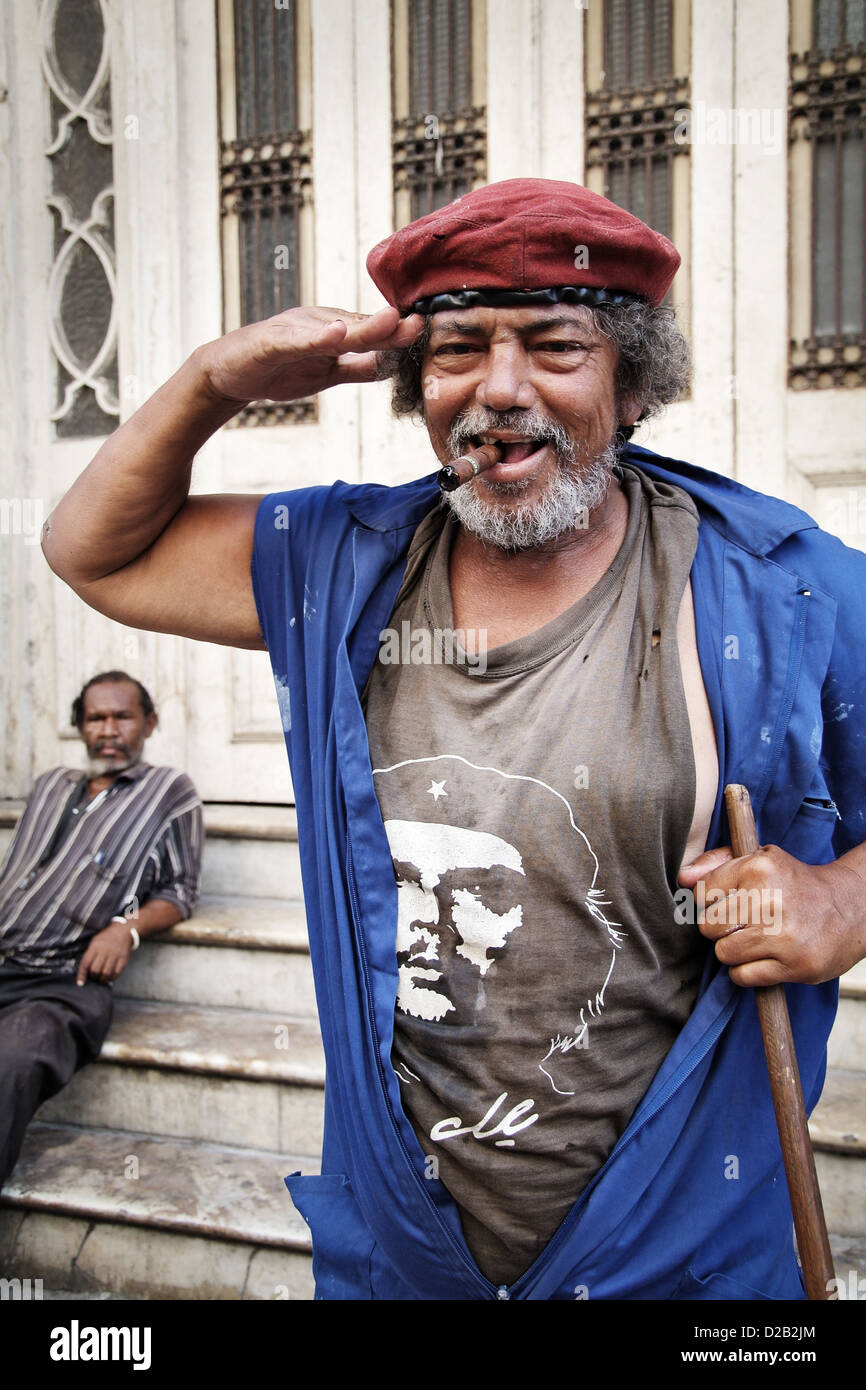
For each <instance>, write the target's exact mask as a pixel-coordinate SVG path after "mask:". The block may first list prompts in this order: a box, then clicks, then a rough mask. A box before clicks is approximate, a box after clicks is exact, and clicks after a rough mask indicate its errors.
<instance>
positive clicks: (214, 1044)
mask: <svg viewBox="0 0 866 1390" xmlns="http://www.w3.org/2000/svg"><path fill="white" fill-rule="evenodd" d="M324 1080H325V1061H324V1055H323V1052H322V1044H321V1039H320V1036H319V1031H318V1026H317V1025H316V1023H315V1022H314V1021H312V1020H310V1019H295V1018H291V1017H290V1016H288V1015H287V1014H282V1015H281V1014H276V1013H254V1012H251V1011H247V1010H242V1009H232V1010H229V1009H213V1008H203V1007H201V1006H189V1005H179V1004H167V1003H147V1002H142V1001H139V1000H131V999H130V1000H125V999H118V1000H117V1001H116V1004H115V1017H114V1021H113V1023H112V1026H111V1031H110V1033H109V1035H108V1037H107V1038H106V1040H105V1044H104V1046H103V1049H102V1054H101V1056H100V1058H99V1060H98V1061H96V1062H93V1063H91V1064H90V1066H88V1067H85V1068H84V1069H83V1071H80V1072H78V1073H77V1074H76V1075H75V1076H74V1077H73V1078H72V1081H71V1082H70V1083H69V1085H68V1086H67V1087H66V1088H65V1090H63V1091H61V1092H60V1094H59V1095H57V1096H54V1097H53V1098H52V1099H51V1100H49V1101H46V1103H45V1104H44V1105H43V1106H42V1107H41V1109H40V1111H39V1119H40V1120H46V1121H50V1122H53V1123H68V1124H75V1125H95V1126H101V1127H105V1128H109V1129H128V1130H137V1131H140V1132H142V1133H148V1134H154V1135H171V1136H175V1137H178V1138H188V1139H200V1140H204V1141H210V1142H212V1143H226V1144H233V1145H238V1146H239V1147H249V1148H255V1149H269V1150H274V1151H276V1152H283V1151H285V1152H287V1153H302V1154H308V1155H311V1156H315V1157H316V1158H318V1155H319V1154H320V1153H321V1146H322V1117H323V1109H324V1091H323V1087H324Z"/></svg>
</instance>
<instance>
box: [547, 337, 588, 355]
mask: <svg viewBox="0 0 866 1390" xmlns="http://www.w3.org/2000/svg"><path fill="white" fill-rule="evenodd" d="M535 346H536V350H537V351H539V352H585V351H586V344H585V343H575V342H572V341H571V340H568V341H564V340H563V339H560V338H555V339H553V341H551V342H549V343H536V344H535Z"/></svg>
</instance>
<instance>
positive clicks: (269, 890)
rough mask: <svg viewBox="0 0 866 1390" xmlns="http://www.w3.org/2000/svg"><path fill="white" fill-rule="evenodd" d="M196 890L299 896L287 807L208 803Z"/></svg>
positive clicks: (294, 826) (292, 821) (292, 822)
mask: <svg viewBox="0 0 866 1390" xmlns="http://www.w3.org/2000/svg"><path fill="white" fill-rule="evenodd" d="M204 823H205V831H206V838H205V846H204V855H203V858H202V891H203V892H207V893H209V894H211V895H218V896H224V897H251V898H294V899H300V898H303V895H304V894H303V886H302V884H301V861H300V857H299V854H298V821H297V816H296V814H295V808H294V807H293V806H234V805H222V804H218V803H215V802H208V803H207V805H206V806H205V808H204Z"/></svg>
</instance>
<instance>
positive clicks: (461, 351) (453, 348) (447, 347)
mask: <svg viewBox="0 0 866 1390" xmlns="http://www.w3.org/2000/svg"><path fill="white" fill-rule="evenodd" d="M478 351H479V348H478V345H477V343H441V344H440V346H439V347H438V348H437V349H436V352H435V354H434V356H436V357H445V356H447V355H448V354H452V355H454V356H457V357H464V356H465V355H466V353H468V352H478Z"/></svg>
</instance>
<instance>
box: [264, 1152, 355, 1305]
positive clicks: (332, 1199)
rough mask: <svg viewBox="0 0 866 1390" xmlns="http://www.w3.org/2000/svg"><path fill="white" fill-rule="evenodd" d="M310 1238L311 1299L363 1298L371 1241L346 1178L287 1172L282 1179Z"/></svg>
mask: <svg viewBox="0 0 866 1390" xmlns="http://www.w3.org/2000/svg"><path fill="white" fill-rule="evenodd" d="M285 1182H286V1187H287V1188H288V1189H289V1193H290V1195H291V1198H292V1201H293V1202H294V1204H295V1207H296V1209H297V1210H298V1211H299V1212H300V1214H301V1216H302V1217H303V1219H304V1220H305V1221H306V1223H307V1225H308V1226H309V1228H310V1234H311V1236H312V1238H313V1276H314V1278H315V1281H316V1298H317V1299H369V1298H371V1297H372V1288H371V1282H370V1257H371V1255H372V1253H373V1246H374V1245H375V1240H374V1237H373V1234H372V1232H371V1231H370V1229H369V1227H368V1226H367V1223H366V1222H365V1220H364V1218H363V1216H362V1215H361V1210H360V1208H359V1206H358V1203H357V1201H356V1200H355V1195H354V1193H353V1192H352V1188H351V1184H350V1183H349V1179H348V1178H346V1177H343V1176H331V1175H328V1174H324V1173H323V1174H321V1176H318V1175H305V1174H302V1173H291V1174H290V1175H289V1176H288V1177H287V1178H286V1180H285Z"/></svg>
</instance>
